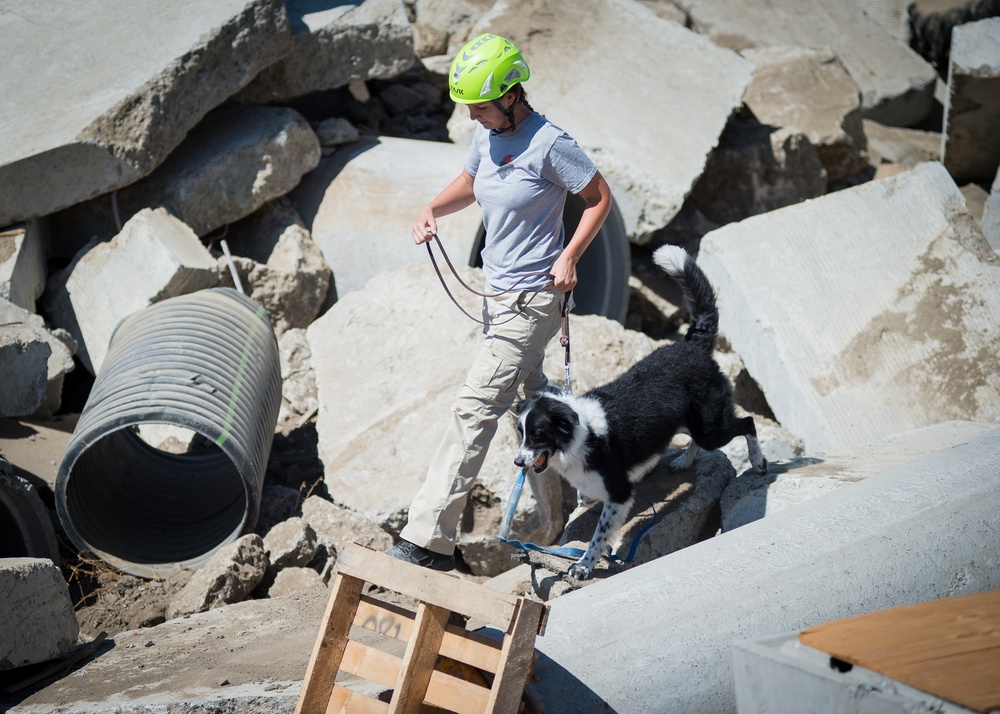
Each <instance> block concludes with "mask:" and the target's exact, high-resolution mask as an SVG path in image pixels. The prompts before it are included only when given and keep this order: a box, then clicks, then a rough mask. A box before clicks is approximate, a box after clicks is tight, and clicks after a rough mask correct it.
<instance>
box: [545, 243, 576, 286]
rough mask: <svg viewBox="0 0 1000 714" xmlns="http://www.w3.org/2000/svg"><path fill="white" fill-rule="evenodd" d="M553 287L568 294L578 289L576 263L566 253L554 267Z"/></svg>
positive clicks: (558, 259) (557, 260)
mask: <svg viewBox="0 0 1000 714" xmlns="http://www.w3.org/2000/svg"><path fill="white" fill-rule="evenodd" d="M551 272H552V287H553V288H554V289H555V290H558V291H559V292H561V293H568V292H569V291H570V290H572V289H573V288H575V287H576V261H575V260H573V259H572V258H571V257H570V256H569V255H567V254H566V252H565V251H564V252H563V253H562V254H561V255H560V256H559V257H558V258H557V259H556V262H555V263H554V264H553V265H552V271H551Z"/></svg>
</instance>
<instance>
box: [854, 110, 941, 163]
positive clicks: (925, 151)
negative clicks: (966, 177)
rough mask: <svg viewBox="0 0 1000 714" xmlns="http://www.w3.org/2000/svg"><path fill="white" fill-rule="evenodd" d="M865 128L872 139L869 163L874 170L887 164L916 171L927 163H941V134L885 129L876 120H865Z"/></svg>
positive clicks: (919, 130)
mask: <svg viewBox="0 0 1000 714" xmlns="http://www.w3.org/2000/svg"><path fill="white" fill-rule="evenodd" d="M862 125H863V126H864V131H865V136H866V137H867V138H868V160H869V161H870V162H871V165H872V166H878V165H879V164H882V163H887V164H897V165H899V166H902V167H903V168H913V167H914V166H916V165H917V164H922V163H925V162H927V161H940V160H941V133H940V132H936V131H923V130H921V129H905V128H900V127H893V126H885V125H884V124H880V123H878V122H877V121H874V120H872V119H864V120H863V121H862Z"/></svg>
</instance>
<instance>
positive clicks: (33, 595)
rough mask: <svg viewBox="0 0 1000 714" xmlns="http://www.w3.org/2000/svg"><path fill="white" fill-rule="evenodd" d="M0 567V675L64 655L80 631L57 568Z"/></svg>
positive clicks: (33, 562) (39, 564) (31, 562)
mask: <svg viewBox="0 0 1000 714" xmlns="http://www.w3.org/2000/svg"><path fill="white" fill-rule="evenodd" d="M0 562H2V564H3V567H0V622H2V623H3V633H4V635H3V637H0V671H2V670H6V669H11V668H13V667H21V666H23V665H26V664H35V663H36V662H44V661H46V660H49V659H56V658H58V657H62V656H63V655H65V654H66V653H67V652H69V651H70V650H71V649H72V648H73V646H74V645H76V641H77V635H78V634H79V632H80V626H79V625H78V624H77V621H76V614H75V613H74V612H73V603H72V601H71V600H70V598H69V589H68V588H67V587H66V581H65V580H64V579H63V575H62V572H61V571H60V570H59V567H58V566H57V565H55V564H54V563H53V562H52V561H51V560H49V559H48V558H4V559H3V560H2V561H0Z"/></svg>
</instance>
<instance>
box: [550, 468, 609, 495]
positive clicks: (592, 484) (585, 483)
mask: <svg viewBox="0 0 1000 714" xmlns="http://www.w3.org/2000/svg"><path fill="white" fill-rule="evenodd" d="M560 466H561V467H562V468H560V473H561V474H562V477H563V478H564V479H566V481H567V482H568V483H569V484H570V485H571V486H572V487H573V488H575V489H576V490H577V491H579V492H580V493H582V494H583V495H584V496H586V497H587V498H589V499H590V500H591V501H607V500H608V492H607V489H605V488H604V481H603V479H601V476H600V474H598V473H595V472H594V471H588V470H587V469H585V468H583V467H582V466H579V465H576V464H574V465H565V464H560Z"/></svg>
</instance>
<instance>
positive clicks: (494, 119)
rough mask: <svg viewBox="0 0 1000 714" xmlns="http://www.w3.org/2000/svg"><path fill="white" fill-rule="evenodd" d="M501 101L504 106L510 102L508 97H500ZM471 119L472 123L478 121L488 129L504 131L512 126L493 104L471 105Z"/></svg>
mask: <svg viewBox="0 0 1000 714" xmlns="http://www.w3.org/2000/svg"><path fill="white" fill-rule="evenodd" d="M500 101H501V102H502V103H503V105H504V106H507V104H508V103H509V102H510V100H509V99H508V98H507V96H506V95H504V96H503V97H500ZM467 106H468V107H469V118H470V119H471V120H472V121H477V122H479V123H480V124H482V125H483V127H484V128H486V129H491V130H492V129H504V128H506V127H507V126H509V125H510V122H509V121H507V117H506V116H505V115H504V113H503V112H501V111H500V110H499V109H497V108H496V106H495V105H494V104H493V102H484V103H483V104H469V105H467Z"/></svg>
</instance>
